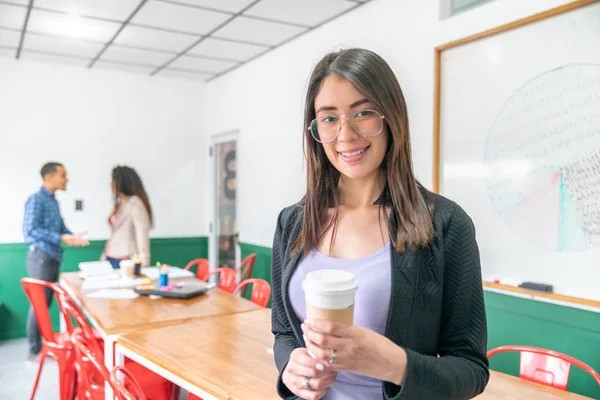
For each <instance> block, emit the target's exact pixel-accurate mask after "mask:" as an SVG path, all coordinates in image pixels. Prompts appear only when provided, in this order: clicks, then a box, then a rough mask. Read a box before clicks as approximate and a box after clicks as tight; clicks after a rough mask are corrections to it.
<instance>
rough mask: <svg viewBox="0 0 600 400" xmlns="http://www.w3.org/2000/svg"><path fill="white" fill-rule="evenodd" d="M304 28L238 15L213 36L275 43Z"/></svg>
mask: <svg viewBox="0 0 600 400" xmlns="http://www.w3.org/2000/svg"><path fill="white" fill-rule="evenodd" d="M305 30H306V29H305V28H300V27H297V26H290V25H285V24H278V23H275V22H266V21H259V20H256V19H250V18H243V17H238V18H236V19H235V20H233V21H232V22H230V23H229V24H227V25H225V26H224V27H223V28H221V29H219V30H218V31H217V32H215V34H214V36H215V37H223V38H227V39H236V40H242V41H247V42H252V43H263V44H268V45H276V44H278V43H281V42H283V41H284V40H286V39H289V38H291V37H292V36H295V35H297V34H299V33H301V32H303V31H305Z"/></svg>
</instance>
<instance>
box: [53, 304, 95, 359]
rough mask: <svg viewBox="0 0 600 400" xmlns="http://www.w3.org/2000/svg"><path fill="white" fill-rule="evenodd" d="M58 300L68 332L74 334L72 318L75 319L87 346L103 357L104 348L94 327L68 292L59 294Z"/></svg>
mask: <svg viewBox="0 0 600 400" xmlns="http://www.w3.org/2000/svg"><path fill="white" fill-rule="evenodd" d="M58 300H59V302H60V305H61V312H62V313H63V316H64V318H65V325H66V327H67V332H69V333H70V334H71V335H73V334H74V332H75V329H74V326H73V322H72V320H71V318H73V319H75V321H76V322H77V325H78V326H79V329H80V330H81V335H82V336H83V338H85V340H86V344H87V346H88V347H89V348H90V350H91V351H92V352H93V353H94V354H95V355H96V356H97V357H103V354H104V350H103V349H102V347H101V346H100V343H99V342H98V340H97V339H96V335H95V334H94V329H93V328H92V327H91V326H90V325H89V324H88V322H87V319H86V318H85V316H84V315H83V312H82V311H81V309H80V308H79V307H78V306H77V305H76V304H75V303H74V302H73V300H71V298H70V297H69V296H68V295H66V294H65V295H61V296H59V298H58Z"/></svg>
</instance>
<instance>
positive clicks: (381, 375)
mask: <svg viewBox="0 0 600 400" xmlns="http://www.w3.org/2000/svg"><path fill="white" fill-rule="evenodd" d="M302 331H303V332H304V340H305V341H306V348H307V349H308V351H309V353H310V354H311V356H312V357H313V358H315V359H317V360H319V361H320V362H321V363H322V364H323V366H324V367H325V368H326V369H330V370H332V371H347V372H353V373H356V374H360V375H365V376H370V377H373V378H376V379H379V380H382V381H388V382H392V383H395V384H397V385H400V384H402V382H404V378H405V376H406V352H405V351H404V350H403V349H402V348H401V347H399V346H397V345H396V344H394V343H393V342H392V341H391V340H389V339H388V338H386V337H385V336H383V335H380V334H378V333H377V332H374V331H372V330H370V329H366V328H363V327H360V326H349V325H344V324H341V323H338V322H334V321H324V320H314V321H308V320H306V321H304V324H302ZM334 354H335V355H334ZM332 361H333V362H332Z"/></svg>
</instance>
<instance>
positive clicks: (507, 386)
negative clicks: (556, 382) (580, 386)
mask: <svg viewBox="0 0 600 400" xmlns="http://www.w3.org/2000/svg"><path fill="white" fill-rule="evenodd" d="M475 399H477V400H500V399H502V400H505V399H510V400H563V399H568V400H584V399H586V400H589V397H585V396H581V395H578V394H575V393H569V392H564V391H562V390H558V389H553V388H551V387H548V386H544V385H540V384H537V383H533V382H529V381H526V380H523V379H519V378H518V377H515V376H511V375H506V374H503V373H501V372H498V371H490V381H489V382H488V385H487V387H486V388H485V391H484V392H483V393H482V394H480V395H479V396H477V397H475Z"/></svg>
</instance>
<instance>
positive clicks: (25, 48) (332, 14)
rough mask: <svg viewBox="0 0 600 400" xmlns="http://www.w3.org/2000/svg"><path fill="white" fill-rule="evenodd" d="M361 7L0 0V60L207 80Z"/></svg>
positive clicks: (202, 0) (352, 2)
mask: <svg viewBox="0 0 600 400" xmlns="http://www.w3.org/2000/svg"><path fill="white" fill-rule="evenodd" d="M368 1H370V0H101V1H100V0H35V1H34V0H0V57H14V58H18V59H25V60H39V61H44V62H51V63H67V64H74V65H81V66H83V67H88V68H106V69H116V70H122V71H129V72H134V73H140V74H146V75H151V76H154V75H159V76H173V77H181V78H185V79H196V80H210V79H214V78H215V77H217V76H221V75H224V74H225V73H227V72H229V71H231V70H233V69H235V68H237V67H238V66H240V65H242V64H244V63H247V62H249V61H251V60H253V59H255V58H257V57H259V56H261V55H262V54H264V53H266V52H268V51H271V50H273V49H274V48H276V47H278V46H280V45H282V44H284V43H286V42H288V41H290V40H293V39H294V38H296V37H298V36H300V35H302V34H304V33H306V32H308V31H310V30H311V29H314V28H316V27H318V26H320V25H322V24H324V23H327V22H328V21H330V20H332V19H333V18H336V17H338V16H340V15H342V14H344V13H345V12H347V11H349V10H352V9H354V8H356V7H359V6H360V5H361V4H364V3H366V2H368ZM28 11H29V13H28Z"/></svg>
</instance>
